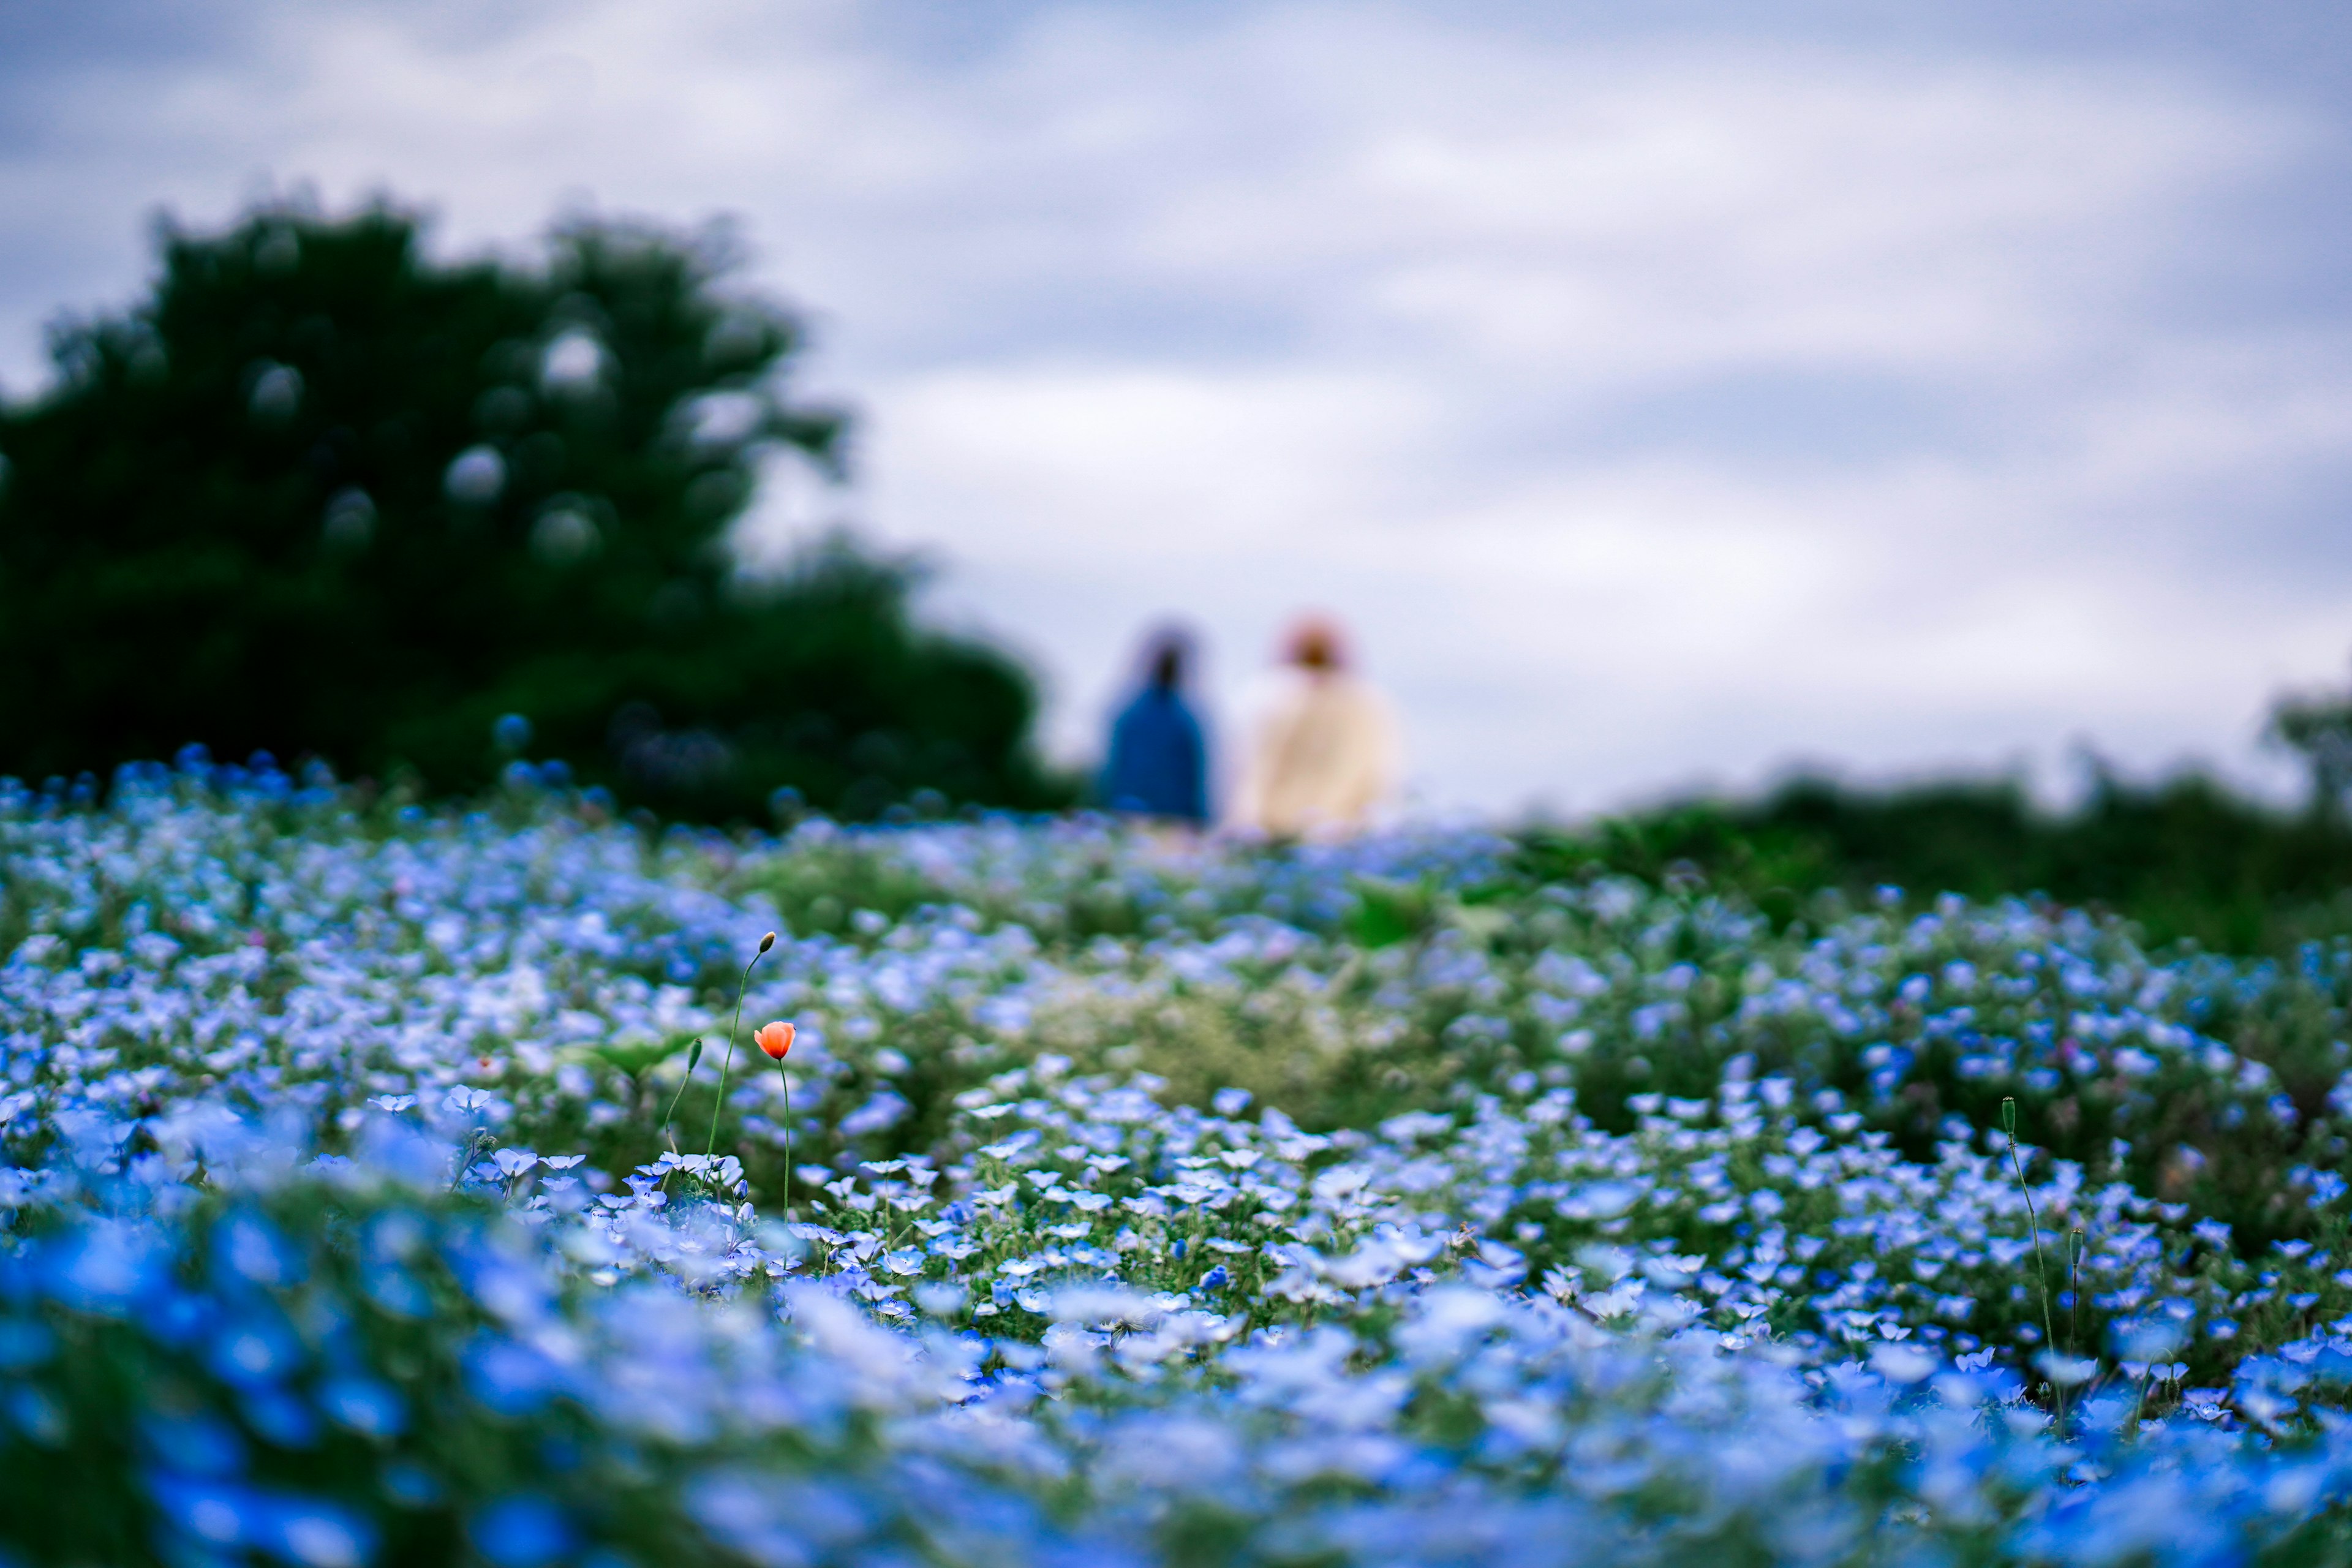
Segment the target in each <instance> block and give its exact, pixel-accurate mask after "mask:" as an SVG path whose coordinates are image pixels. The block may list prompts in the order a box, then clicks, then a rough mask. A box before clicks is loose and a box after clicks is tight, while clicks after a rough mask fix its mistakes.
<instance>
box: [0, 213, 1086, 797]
mask: <svg viewBox="0 0 2352 1568" xmlns="http://www.w3.org/2000/svg"><path fill="white" fill-rule="evenodd" d="M162 249H163V256H162V268H161V273H160V276H159V278H158V279H157V280H156V282H155V284H154V287H153V289H152V293H151V294H150V295H149V297H148V298H147V299H146V300H144V301H143V302H142V303H141V304H140V305H139V306H138V307H136V308H135V309H133V310H131V311H129V312H127V313H125V314H122V315H119V316H110V317H106V318H103V319H100V320H96V321H86V322H78V323H71V324H68V325H66V326H63V327H61V328H59V329H58V330H57V331H56V332H55V333H54V334H53V343H52V353H53V356H54V358H55V361H56V365H57V371H58V381H57V384H56V386H55V387H54V389H53V390H51V391H50V392H48V393H47V395H44V396H42V397H41V398H39V399H38V400H37V401H35V402H33V403H31V404H29V405H22V406H17V407H14V408H6V409H0V455H5V468H0V472H5V476H6V479H5V489H0V658H5V661H6V665H7V668H9V670H10V672H11V679H9V680H8V681H7V682H6V683H5V687H4V688H0V769H6V770H9V771H14V772H17V773H24V774H26V775H29V776H32V777H36V778H37V777H41V776H45V775H51V774H71V773H76V772H77V771H79V770H85V769H100V768H104V767H106V766H108V765H110V764H111V763H118V762H121V761H124V760H128V759H133V758H152V757H159V756H165V755H169V754H171V753H172V752H173V751H175V750H176V749H177V748H178V747H179V746H180V745H182V744H183V743H184V742H188V741H190V740H192V739H195V740H202V741H204V742H207V743H209V744H211V745H212V746H214V747H215V748H217V749H219V750H222V751H224V752H228V753H231V754H237V755H241V754H243V753H244V752H246V751H247V750H249V749H254V748H263V749H268V750H271V751H274V752H278V753H280V754H285V755H301V754H310V755H316V756H319V757H321V758H324V759H326V760H327V761H329V762H331V763H333V764H335V765H336V766H338V767H340V768H343V769H346V770H363V771H369V772H374V773H390V772H392V771H394V770H399V769H403V768H408V769H414V770H415V771H417V772H418V773H421V774H422V776H423V778H424V779H425V782H426V783H427V784H429V785H431V786H432V787H435V788H437V789H452V788H466V787H471V786H474V785H478V784H481V783H483V782H486V781H487V780H488V778H490V777H491V776H493V775H494V774H495V773H496V772H497V770H498V769H499V767H500V766H502V765H503V764H505V763H509V762H511V761H512V760H515V759H516V758H518V757H520V756H524V755H527V754H530V755H539V756H554V757H562V758H563V759H565V760H567V761H568V762H570V763H573V764H575V765H577V766H578V767H579V768H580V769H581V770H582V772H583V773H584V774H585V775H586V777H587V778H588V779H589V780H591V781H593V782H599V783H604V784H608V785H610V786H611V787H612V788H614V790H615V791H616V792H617V793H618V794H619V795H621V796H622V797H623V798H624V799H625V800H628V801H631V802H635V803H642V804H646V805H653V806H656V807H657V808H659V809H662V810H664V811H666V812H669V813H673V814H677V815H689V816H714V817H723V816H756V817H761V818H764V817H765V816H767V814H768V808H769V803H770V799H771V792H772V791H775V790H777V789H778V788H780V787H782V786H790V787H791V788H792V789H794V790H797V791H798V792H799V795H798V797H797V798H799V799H801V800H803V801H805V802H806V803H807V804H809V805H816V806H822V807H824V808H827V809H830V810H833V811H835V812H837V813H841V814H845V815H848V816H874V815H877V814H878V813H879V812H880V811H882V810H883V809H884V808H885V807H886V806H887V805H892V804H893V803H897V802H901V801H906V800H909V799H915V798H918V797H920V798H921V799H922V800H923V801H925V802H927V803H929V802H931V801H932V800H933V799H934V797H936V802H937V804H939V805H945V804H946V803H948V802H950V801H966V802H971V801H977V802H985V803H994V804H1006V805H1048V804H1053V803H1055V801H1057V800H1058V799H1059V798H1060V795H1061V791H1060V788H1059V786H1058V785H1057V784H1055V781H1053V780H1051V779H1050V778H1048V777H1047V776H1046V775H1045V774H1044V773H1042V772H1041V771H1040V770H1039V768H1038V767H1037V766H1036V765H1035V764H1034V762H1033V761H1032V760H1031V756H1030V752H1029V751H1028V746H1027V734H1028V729H1029V724H1030V721H1031V716H1032V712H1033V710H1034V696H1033V693H1032V690H1031V689H1030V686H1029V683H1028V680H1027V679H1026V677H1025V676H1024V674H1023V672H1022V671H1021V670H1020V669H1019V668H1016V667H1015V666H1014V665H1013V664H1012V663H1011V662H1010V661H1009V660H1008V659H1006V658H1003V656H1001V655H999V654H997V653H995V652H993V651H992V650H989V649H986V648H982V647H975V646H972V645H970V644H968V643H962V642H958V641H954V640H950V639H947V638H943V637H934V636H930V635H927V634H925V633H922V632H920V631H919V630H918V629H917V628H916V627H914V626H912V625H911V624H910V622H909V619H908V612H907V595H908V588H909V586H910V582H911V574H910V572H909V570H908V567H907V566H906V565H905V564H904V563H896V562H887V561H882V560H877V559H875V558H873V557H871V556H868V555H866V554H864V553H862V552H859V551H858V550H857V549H856V547H854V546H853V545H852V544H850V543H849V542H846V541H845V540H842V539H835V540H833V541H831V542H827V543H825V544H823V545H820V546H817V547H815V548H814V549H813V550H811V551H809V552H806V553H805V554H804V556H803V559H802V561H801V562H800V563H799V564H798V566H797V568H796V569H795V570H793V571H791V572H789V573H787V574H783V575H782V577H781V578H780V579H778V580H774V581H770V582H765V583H751V582H747V581H745V580H744V579H743V578H742V577H741V576H740V574H738V573H737V571H736V570H735V567H734V564H733V562H732V558H731V556H730V552H729V550H728V549H727V546H726V540H725V535H726V531H727V529H728V526H729V524H730V522H732V521H734V520H735V519H736V518H737V517H738V516H739V515H740V513H741V512H742V510H743V509H744V507H745V505H746V504H747V502H748V500H749V499H750V497H751V492H752V489H753V483H754V479H755V477H756V475H757V472H758V469H759V468H760V466H761V464H762V463H763V462H766V461H768V460H770V459H771V458H772V457H773V456H775V455H778V454H781V453H783V452H788V451H796V452H798V453H800V454H802V455H803V456H804V457H806V458H810V459H813V460H814V461H816V462H818V463H820V464H824V465H830V464H832V463H833V462H834V460H835V449H836V445H837V441H838V437H839V433H840V427H841V426H840V421H839V419H838V418H837V417H836V416H834V415H832V414H829V413H825V412H822V411H814V410H811V409H808V408H806V407H803V406H799V405H795V404H793V403H790V402H788V401H786V400H785V398H784V397H783V395H782V390H781V381H780V371H781V368H782V365H783V364H784V363H785V361H786V360H787V359H788V358H789V356H790V355H791V353H793V349H794V348H795V346H796V344H797V341H798V337H797V327H796V324H795V322H794V321H793V319H792V318H791V317H790V316H789V315H787V314H786V313H784V312H783V311H782V310H778V309H777V308H775V307H774V306H772V305H770V304H767V303H765V302H762V301H761V300H756V299H751V298H748V297H745V296H743V295H741V294H740V293H739V292H736V291H732V290H730V289H728V288H726V287H725V286H724V285H725V274H726V272H727V270H728V268H729V266H730V257H729V255H728V253H727V250H726V247H725V246H724V244H723V243H721V242H719V240H716V239H712V238H710V237H701V238H688V237H678V236H675V235H671V234H667V233H664V232H662V231H659V230H656V229H652V228H647V227H643V226H631V225H616V224H607V223H598V222H593V221H578V222H572V223H568V224H565V225H562V226H558V227H557V228H556V229H555V231H554V232H553V233H552V235H551V238H550V240H549V243H548V247H547V256H546V258H545V261H544V264H543V265H541V266H539V267H536V268H526V267H522V266H518V265H511V264H506V263H501V262H497V261H474V262H466V263H458V264H450V265H444V264H441V263H438V262H436V261H434V260H432V259H431V258H428V257H426V256H425V255H424V254H423V252H422V251H421V249H420V247H419V244H418V228H417V223H416V221H415V219H414V218H413V217H412V216H409V215H407V214H404V213H403V212H400V211H398V210H395V209H392V208H389V207H383V206H378V207H375V208H373V209H370V210H366V211H362V212H361V213H359V214H358V215H356V216H352V217H349V218H347V219H341V220H329V219H324V218H320V217H318V216H310V215H306V214H303V213H299V212H294V211H289V210H277V209H268V210H261V211H257V212H255V213H253V214H251V215H249V216H247V218H246V219H245V220H244V221H243V222H242V223H240V224H239V225H238V226H236V227H235V228H233V229H231V230H230V231H228V232H226V233H225V234H221V235H217V236H199V235H192V234H187V233H182V232H166V234H165V235H164V237H163V245H162ZM509 715H512V716H517V717H513V718H509ZM502 720H504V721H505V722H503V723H501V722H500V721H502ZM926 791H929V792H933V793H932V795H924V793H923V792H926ZM793 798H794V797H792V796H785V797H782V799H783V800H784V801H785V802H786V803H789V802H790V801H791V800H792V799H793Z"/></svg>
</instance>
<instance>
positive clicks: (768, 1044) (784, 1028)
mask: <svg viewBox="0 0 2352 1568" xmlns="http://www.w3.org/2000/svg"><path fill="white" fill-rule="evenodd" d="M751 1038H752V1040H753V1041H754V1042H755V1043H757V1044H758V1046H759V1047H760V1048H761V1050H763V1051H765V1052H767V1053H768V1055H769V1056H771V1057H772V1058H775V1059H776V1060H777V1061H782V1060H783V1059H784V1053H785V1052H787V1051H789V1050H791V1049H792V1048H793V1026H791V1025H790V1024H787V1023H785V1022H784V1021H783V1020H782V1019H781V1018H779V1019H777V1020H776V1021H775V1022H774V1023H772V1024H762V1025H761V1026H760V1029H759V1032H758V1033H757V1034H755V1035H753V1036H752V1037H751Z"/></svg>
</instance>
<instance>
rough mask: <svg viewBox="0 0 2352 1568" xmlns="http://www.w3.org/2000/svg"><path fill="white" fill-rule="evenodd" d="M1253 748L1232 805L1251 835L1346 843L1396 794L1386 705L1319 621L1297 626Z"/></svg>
mask: <svg viewBox="0 0 2352 1568" xmlns="http://www.w3.org/2000/svg"><path fill="white" fill-rule="evenodd" d="M1250 739H1251V745H1250V749H1249V754H1248V756H1247V757H1246V758H1245V759H1244V763H1243V765H1242V778H1241V784H1240V787H1239V788H1238V789H1237V790H1236V791H1235V792H1234V806H1233V820H1234V826H1237V827H1240V828H1243V829H1244V830H1246V831H1250V832H1255V833H1262V834H1265V835H1266V836H1267V837H1273V838H1337V837H1346V836H1347V835H1349V834H1351V833H1356V832H1360V831H1361V830H1362V829H1363V828H1364V827H1366V826H1369V825H1370V820H1371V817H1372V815H1373V813H1374V812H1375V811H1377V810H1378V809H1379V808H1380V807H1381V806H1382V805H1385V804H1387V802H1388V799H1389V797H1390V795H1391V794H1392V793H1393V791H1394V790H1395V787H1396V776H1397V752H1398V746H1397V732H1396V721H1395V720H1394V719H1393V718H1392V717H1391V714H1390V710H1389V705H1388V702H1387V700H1386V699H1384V698H1383V697H1381V694H1380V693H1379V692H1378V691H1376V690H1374V689H1372V687H1371V685H1370V683H1369V682H1367V681H1365V680H1364V679H1362V678H1361V677H1360V676H1357V675H1355V674H1354V673H1352V672H1351V671H1350V670H1349V668H1348V652H1347V643H1346V640H1345V638H1344V637H1342V636H1341V635H1340V632H1339V627H1338V626H1335V625H1334V624H1332V623H1331V622H1330V621H1328V620H1326V619H1324V618H1322V617H1320V616H1306V617H1303V618H1302V619H1300V620H1299V621H1298V622H1297V624H1296V625H1295V626H1292V627H1291V630H1290V635H1289V637H1287V638H1286V643H1285V647H1284V653H1283V667H1282V668H1281V670H1280V672H1279V673H1278V674H1277V676H1276V684H1275V686H1274V688H1273V689H1272V690H1271V691H1269V692H1268V693H1267V695H1266V698H1265V701H1264V704H1263V706H1262V708H1261V709H1260V710H1259V712H1258V716H1257V721H1256V722H1255V724H1254V725H1253V726H1252V730H1251V737H1250Z"/></svg>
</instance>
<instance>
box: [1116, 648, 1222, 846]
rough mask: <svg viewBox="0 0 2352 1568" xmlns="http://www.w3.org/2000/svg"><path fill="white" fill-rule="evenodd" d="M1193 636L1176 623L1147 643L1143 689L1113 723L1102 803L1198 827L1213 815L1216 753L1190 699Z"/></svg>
mask: <svg viewBox="0 0 2352 1568" xmlns="http://www.w3.org/2000/svg"><path fill="white" fill-rule="evenodd" d="M1191 662H1192V639H1191V638H1190V637H1187V636H1186V635H1185V634H1184V633H1183V632H1182V631H1181V630H1179V629H1176V628H1173V627H1171V628H1167V629H1164V630H1161V631H1160V632H1157V633H1154V634H1153V636H1152V637H1151V639H1150V642H1149V643H1148V644H1147V645H1146V646H1145V652H1144V679H1143V689H1141V690H1140V691H1138V692H1137V693H1136V694H1135V696H1134V697H1133V698H1132V699H1131V700H1129V702H1128V704H1127V706H1126V707H1124V708H1122V709H1120V710H1119V713H1118V718H1117V719H1115V720H1113V721H1111V727H1110V755H1109V757H1108V760H1107V761H1106V762H1105V763H1104V764H1103V776H1102V800H1103V804H1104V805H1106V806H1108V807H1109V808H1110V809H1111V810H1113V811H1122V812H1129V813H1132V814H1134V815H1136V816H1156V817H1161V818H1165V819H1167V820H1169V821H1171V822H1181V823H1187V824H1192V825H1195V826H1198V825H1200V824H1202V823H1205V822H1207V821H1208V820H1209V751H1208V744H1207V742H1206V740H1205V739H1204V737H1203V736H1202V731H1201V721H1200V720H1199V719H1198V718H1197V717H1195V716H1194V714H1193V712H1192V705H1191V704H1190V703H1188V702H1187V701H1186V700H1184V681H1185V676H1186V673H1187V669H1186V667H1187V666H1188V665H1189V664H1190V663H1191Z"/></svg>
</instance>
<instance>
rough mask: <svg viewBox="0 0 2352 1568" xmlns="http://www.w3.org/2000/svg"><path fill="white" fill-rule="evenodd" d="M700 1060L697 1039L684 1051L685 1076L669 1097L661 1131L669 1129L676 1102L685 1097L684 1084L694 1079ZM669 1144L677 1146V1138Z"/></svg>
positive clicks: (699, 1043)
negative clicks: (690, 1048) (692, 1045)
mask: <svg viewBox="0 0 2352 1568" xmlns="http://www.w3.org/2000/svg"><path fill="white" fill-rule="evenodd" d="M701 1062H702V1042H701V1041H700V1040H697V1041H695V1042H694V1049H692V1050H690V1051H688V1052H687V1053H686V1076H685V1077H684V1078H682V1079H678V1080H677V1093H676V1094H674V1095H671V1096H670V1098H669V1110H668V1113H667V1114H666V1115H665V1116H663V1118H662V1119H661V1131H664V1132H667V1131H669V1124H670V1122H671V1121H672V1120H673V1119H675V1118H676V1117H677V1102H678V1101H679V1100H684V1099H685V1098H686V1086H687V1085H688V1084H690V1083H692V1082H693V1081H694V1069H695V1068H697V1067H698V1066H700V1065H701ZM669 1146H670V1147H671V1148H673V1149H675V1148H677V1139H675V1138H673V1139H671V1140H670V1142H669Z"/></svg>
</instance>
